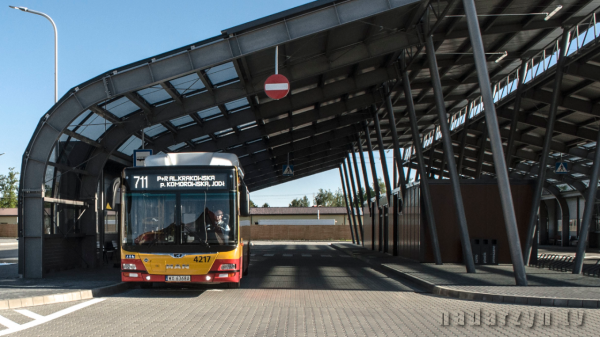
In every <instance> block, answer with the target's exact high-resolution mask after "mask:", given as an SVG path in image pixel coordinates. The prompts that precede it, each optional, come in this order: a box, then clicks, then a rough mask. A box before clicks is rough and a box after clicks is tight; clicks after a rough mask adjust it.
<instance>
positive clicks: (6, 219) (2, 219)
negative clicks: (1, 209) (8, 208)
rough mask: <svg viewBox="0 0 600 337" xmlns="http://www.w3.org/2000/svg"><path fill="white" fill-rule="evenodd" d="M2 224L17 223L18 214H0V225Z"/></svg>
mask: <svg viewBox="0 0 600 337" xmlns="http://www.w3.org/2000/svg"><path fill="white" fill-rule="evenodd" d="M2 224H13V225H14V224H17V217H16V216H0V225H2Z"/></svg>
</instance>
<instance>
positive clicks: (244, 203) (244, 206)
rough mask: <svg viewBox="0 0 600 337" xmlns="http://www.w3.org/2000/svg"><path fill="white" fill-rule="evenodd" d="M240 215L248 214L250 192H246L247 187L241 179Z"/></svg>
mask: <svg viewBox="0 0 600 337" xmlns="http://www.w3.org/2000/svg"><path fill="white" fill-rule="evenodd" d="M240 215H241V216H250V193H248V187H246V183H245V182H244V181H243V180H242V184H241V185H240Z"/></svg>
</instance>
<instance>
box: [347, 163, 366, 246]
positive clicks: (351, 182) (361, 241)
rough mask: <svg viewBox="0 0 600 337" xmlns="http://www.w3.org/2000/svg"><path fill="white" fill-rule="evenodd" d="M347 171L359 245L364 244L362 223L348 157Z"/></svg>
mask: <svg viewBox="0 0 600 337" xmlns="http://www.w3.org/2000/svg"><path fill="white" fill-rule="evenodd" d="M348 155H350V152H348ZM348 171H349V173H350V186H352V195H353V196H354V202H353V203H352V206H353V209H354V208H356V217H358V228H357V229H356V237H357V238H358V237H359V234H360V242H357V243H358V244H359V245H360V244H362V245H363V246H364V242H363V236H362V232H363V224H362V218H361V217H360V208H359V207H358V205H357V204H358V200H359V199H358V197H357V193H356V190H357V188H356V187H355V184H356V182H355V181H354V174H353V173H352V164H351V163H350V158H348ZM359 191H360V190H359ZM355 225H356V224H355ZM355 228H356V226H355ZM357 241H358V240H357Z"/></svg>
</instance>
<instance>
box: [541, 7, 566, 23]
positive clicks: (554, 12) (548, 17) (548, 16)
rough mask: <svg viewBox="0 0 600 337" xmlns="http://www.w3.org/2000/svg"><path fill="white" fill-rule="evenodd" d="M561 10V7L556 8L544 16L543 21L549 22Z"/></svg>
mask: <svg viewBox="0 0 600 337" xmlns="http://www.w3.org/2000/svg"><path fill="white" fill-rule="evenodd" d="M561 9H562V5H558V6H556V8H555V9H554V10H553V11H552V12H550V13H548V14H546V17H545V18H544V21H548V20H550V18H551V17H553V16H554V15H555V14H556V13H558V11H559V10H561Z"/></svg>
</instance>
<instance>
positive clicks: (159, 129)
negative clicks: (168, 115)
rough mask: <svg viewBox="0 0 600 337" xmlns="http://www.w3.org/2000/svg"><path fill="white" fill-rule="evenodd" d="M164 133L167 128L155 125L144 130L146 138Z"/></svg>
mask: <svg viewBox="0 0 600 337" xmlns="http://www.w3.org/2000/svg"><path fill="white" fill-rule="evenodd" d="M165 131H167V128H165V127H164V126H162V125H161V124H156V125H153V126H151V127H148V128H145V129H144V133H145V134H146V136H150V137H154V136H156V135H158V134H159V133H163V132H165Z"/></svg>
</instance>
